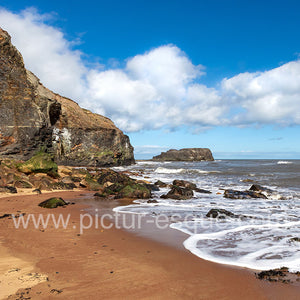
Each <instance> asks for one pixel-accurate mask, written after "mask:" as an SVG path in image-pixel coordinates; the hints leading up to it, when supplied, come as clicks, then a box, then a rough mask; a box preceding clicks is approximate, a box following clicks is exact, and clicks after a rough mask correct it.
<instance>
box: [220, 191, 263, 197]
mask: <svg viewBox="0 0 300 300" xmlns="http://www.w3.org/2000/svg"><path fill="white" fill-rule="evenodd" d="M224 197H225V198H230V199H251V198H263V199H267V197H266V195H264V194H262V193H259V192H254V191H237V190H225V191H224Z"/></svg>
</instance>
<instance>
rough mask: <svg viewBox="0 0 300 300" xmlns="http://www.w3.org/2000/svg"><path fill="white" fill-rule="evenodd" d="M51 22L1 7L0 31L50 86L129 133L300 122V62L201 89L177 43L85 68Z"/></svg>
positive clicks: (199, 71) (198, 69)
mask: <svg viewBox="0 0 300 300" xmlns="http://www.w3.org/2000/svg"><path fill="white" fill-rule="evenodd" d="M49 18H51V16H49V15H40V14H39V13H38V12H37V11H36V10H34V9H30V10H25V11H22V12H20V13H19V14H15V13H12V12H10V11H7V10H5V9H0V26H1V27H3V28H4V29H5V30H7V31H8V32H9V33H10V35H11V36H12V42H13V43H14V44H15V45H16V47H17V48H18V49H19V50H20V52H21V53H22V55H23V57H24V61H25V65H26V67H27V68H28V69H29V70H31V71H32V72H34V73H35V74H36V75H37V76H38V77H39V78H40V79H41V82H42V83H43V84H44V85H45V86H47V87H48V88H50V89H52V90H53V91H54V92H57V93H60V94H62V95H64V96H67V97H70V98H72V99H73V100H75V101H77V102H79V104H80V105H81V106H83V107H86V108H89V109H91V110H92V111H94V112H98V113H100V114H104V115H106V116H108V117H110V118H112V120H113V121H114V122H115V123H116V125H117V126H119V127H120V128H121V129H123V130H125V131H127V132H129V131H138V130H142V129H159V128H162V127H164V128H168V129H174V128H177V127H179V126H183V125H185V126H190V127H193V130H195V131H197V130H198V131H199V130H201V129H207V128H209V127H212V126H222V125H236V126H243V125H252V124H279V125H293V124H300V115H299V114H300V85H299V82H300V61H294V62H290V63H287V64H285V65H283V66H281V67H279V68H275V69H273V70H269V71H265V72H256V73H243V74H239V75H237V76H234V77H232V78H229V79H227V78H225V79H224V80H223V81H222V82H221V87H218V88H217V87H215V88H208V87H206V86H205V85H203V84H200V83H199V82H201V76H203V74H204V72H203V70H204V67H203V66H201V65H198V66H196V65H194V64H193V63H192V62H191V60H190V59H189V58H188V57H187V55H186V54H185V53H184V52H183V51H181V50H180V49H179V48H178V47H176V46H175V45H164V46H161V47H158V48H154V49H152V50H150V51H149V52H146V53H144V54H138V55H136V56H134V57H132V58H129V59H128V60H127V61H126V65H125V67H124V68H119V69H115V68H114V69H107V70H105V69H103V68H102V69H100V70H99V68H97V67H96V66H95V68H93V67H91V66H87V65H86V64H85V63H84V61H83V54H82V53H81V52H79V51H76V50H74V49H73V46H74V44H76V41H68V40H67V39H66V38H65V36H64V34H63V33H62V31H61V30H60V29H59V28H57V27H53V26H50V25H48V24H47V21H48V20H49ZM100 55H101V53H100Z"/></svg>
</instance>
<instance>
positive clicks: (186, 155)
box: [152, 148, 214, 161]
mask: <svg viewBox="0 0 300 300" xmlns="http://www.w3.org/2000/svg"><path fill="white" fill-rule="evenodd" d="M152 159H153V160H158V161H203V160H204V161H213V160H214V158H213V155H212V153H211V151H210V150H209V149H208V148H185V149H180V150H175V149H171V150H168V151H167V152H162V153H161V154H160V155H157V156H154V157H153V158H152Z"/></svg>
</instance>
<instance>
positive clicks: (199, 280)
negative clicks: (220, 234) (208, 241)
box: [0, 192, 300, 299]
mask: <svg viewBox="0 0 300 300" xmlns="http://www.w3.org/2000/svg"><path fill="white" fill-rule="evenodd" d="M81 193H82V192H55V193H52V194H51V197H52V196H60V197H63V198H64V199H65V200H71V199H76V197H79V196H80V194H81ZM85 193H86V192H85ZM49 197H50V195H49V194H42V195H23V196H22V195H21V196H10V197H9V198H8V197H7V198H2V199H0V212H1V213H0V215H2V214H4V213H16V212H17V211H21V212H22V213H27V214H29V213H34V214H39V213H42V214H43V215H47V214H48V213H53V214H55V215H56V216H57V215H58V214H60V213H62V214H63V215H64V216H67V215H68V214H71V217H70V221H69V224H70V226H68V228H67V229H63V228H60V229H55V228H54V227H51V226H48V228H46V229H45V230H42V229H41V228H40V229H35V228H34V227H33V226H32V225H31V226H29V228H27V229H16V228H15V227H14V224H13V221H12V220H11V219H8V218H4V219H0V232H1V237H0V243H2V246H0V254H1V253H4V252H5V251H6V256H4V257H3V256H1V258H0V271H2V272H3V271H5V267H3V264H2V265H1V260H2V262H3V260H5V259H6V260H7V259H8V255H9V256H10V258H11V259H12V261H14V260H13V259H15V260H17V261H18V262H20V261H22V262H26V264H27V265H26V266H27V267H28V264H31V266H32V268H33V270H34V272H38V273H39V274H43V275H46V276H48V281H45V282H41V283H38V284H36V282H34V284H36V285H34V286H33V287H31V289H30V290H27V291H26V292H27V293H28V294H26V296H27V297H31V299H52V298H61V299H299V297H300V296H299V295H300V288H299V286H294V285H291V284H281V283H270V282H265V281H260V280H258V279H256V278H255V276H254V273H253V272H252V271H249V270H246V269H245V270H244V269H241V268H231V267H228V266H223V265H219V264H215V263H211V262H208V261H204V260H202V259H199V258H198V257H196V256H194V255H192V254H191V253H189V252H188V251H186V250H180V249H176V248H174V247H170V246H167V245H164V244H161V243H158V242H155V241H152V240H148V239H145V238H141V237H137V236H136V235H134V234H132V233H128V232H125V231H123V230H117V229H114V228H113V229H110V230H103V229H101V228H99V229H95V228H91V229H89V230H86V231H85V232H84V234H83V235H78V234H79V230H78V229H74V228H73V226H77V227H78V224H79V220H80V213H84V212H83V211H82V209H83V208H84V206H83V205H81V204H76V205H69V206H67V207H66V208H61V207H59V208H56V209H52V210H49V209H44V208H40V207H38V206H37V204H38V203H40V202H42V201H43V200H45V199H47V198H49ZM1 249H2V250H1ZM7 251H8V252H7ZM7 253H9V254H7ZM1 266H2V269H1ZM6 267H7V266H6ZM9 267H10V268H14V267H15V265H14V264H12V265H11V266H9ZM26 270H27V269H26ZM6 271H7V270H6ZM21 271H22V270H21ZM0 274H1V273H0ZM10 280H11V282H10V285H11V286H15V291H17V288H18V287H20V286H18V278H13V279H10ZM31 285H33V284H30V283H28V285H27V286H31ZM3 286H4V285H2V289H1V282H0V290H2V292H3ZM22 287H23V286H22ZM22 291H24V290H19V292H22ZM60 291H61V292H60ZM59 292H60V293H59ZM0 298H1V294H0ZM17 298H18V297H17V296H16V295H15V296H12V297H10V299H17Z"/></svg>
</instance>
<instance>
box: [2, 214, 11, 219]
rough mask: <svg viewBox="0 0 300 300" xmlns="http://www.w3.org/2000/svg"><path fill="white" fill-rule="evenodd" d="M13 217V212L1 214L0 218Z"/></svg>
mask: <svg viewBox="0 0 300 300" xmlns="http://www.w3.org/2000/svg"><path fill="white" fill-rule="evenodd" d="M9 217H11V214H4V215H1V216H0V219H4V218H9Z"/></svg>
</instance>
